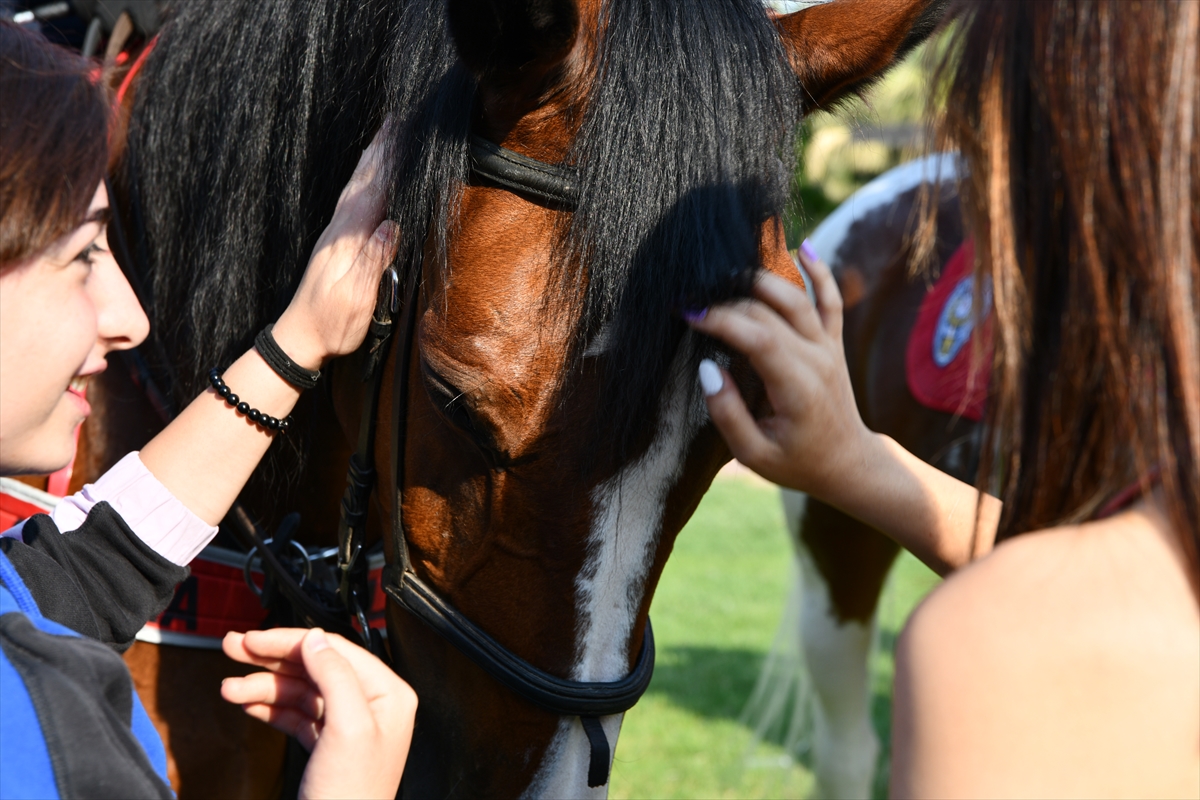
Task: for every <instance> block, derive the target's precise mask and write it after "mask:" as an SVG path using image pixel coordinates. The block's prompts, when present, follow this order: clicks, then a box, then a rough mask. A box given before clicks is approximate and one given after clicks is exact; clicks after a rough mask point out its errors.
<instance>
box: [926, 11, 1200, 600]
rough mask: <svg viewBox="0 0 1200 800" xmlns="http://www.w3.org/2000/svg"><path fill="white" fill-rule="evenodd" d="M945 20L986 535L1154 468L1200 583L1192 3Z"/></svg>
mask: <svg viewBox="0 0 1200 800" xmlns="http://www.w3.org/2000/svg"><path fill="white" fill-rule="evenodd" d="M955 17H956V19H957V22H958V24H959V26H960V27H959V29H958V31H957V32H956V34H955V35H954V43H953V46H952V47H951V48H950V51H949V56H948V60H947V61H946V62H944V64H943V67H942V69H941V71H940V73H939V74H940V76H941V86H942V87H943V90H944V91H945V98H946V101H945V108H946V111H945V116H944V118H943V120H942V121H941V143H942V144H943V145H952V146H957V147H958V148H960V149H961V152H962V154H963V156H964V158H965V160H966V162H967V164H968V166H969V172H968V176H967V178H966V180H965V185H964V192H963V202H964V211H965V214H966V216H967V219H968V222H969V224H970V227H971V228H972V229H973V230H974V231H975V233H976V235H977V237H978V246H977V248H976V252H977V253H978V254H979V255H978V258H979V265H978V267H979V269H980V271H981V272H982V273H983V274H984V275H985V276H987V277H988V278H990V280H991V282H992V291H993V298H994V308H995V314H996V323H997V325H996V331H997V341H996V343H995V348H996V352H995V360H994V372H993V375H992V384H991V394H990V397H989V405H988V413H987V426H988V438H987V444H986V445H985V448H984V452H983V459H982V461H983V472H982V473H981V486H988V487H992V486H999V487H1000V493H1001V496H1002V499H1003V500H1004V511H1003V514H1002V516H1001V520H1000V527H999V531H998V533H997V539H998V540H1003V539H1006V538H1008V537H1011V536H1014V535H1017V534H1020V533H1023V532H1025V531H1030V530H1036V529H1040V528H1047V527H1051V526H1056V525H1064V524H1071V523H1078V522H1081V521H1083V520H1087V519H1089V518H1092V517H1093V516H1094V515H1095V514H1096V513H1097V511H1098V510H1099V509H1101V508H1102V507H1103V506H1104V504H1105V503H1106V501H1108V500H1109V499H1110V498H1112V497H1114V496H1115V495H1117V494H1118V493H1120V492H1121V490H1122V489H1124V488H1125V487H1127V486H1129V485H1131V484H1133V483H1135V482H1139V483H1140V484H1141V485H1142V488H1143V491H1149V490H1150V489H1151V487H1152V484H1153V482H1154V480H1155V477H1156V476H1161V481H1162V490H1163V492H1164V494H1165V497H1166V506H1167V511H1168V514H1169V517H1170V522H1171V525H1172V527H1173V529H1174V531H1175V532H1176V534H1177V535H1178V537H1179V540H1180V542H1181V544H1182V546H1183V549H1184V552H1185V553H1186V554H1187V559H1188V562H1189V564H1190V566H1191V573H1192V574H1191V578H1192V580H1193V582H1194V583H1196V582H1197V581H1198V580H1200V579H1198V577H1197V576H1198V574H1200V471H1198V467H1200V265H1198V261H1197V254H1198V253H1200V6H1198V5H1197V4H1196V3H1190V2H1154V3H1134V2H1126V1H1125V0H1095V1H1089V2H1079V1H1078V0H1054V2H1046V1H1045V0H986V1H985V2H978V3H962V4H961V5H960V7H959V8H958V9H957V11H956V13H955ZM1196 586H1197V589H1198V590H1200V583H1196Z"/></svg>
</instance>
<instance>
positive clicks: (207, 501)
mask: <svg viewBox="0 0 1200 800" xmlns="http://www.w3.org/2000/svg"><path fill="white" fill-rule="evenodd" d="M223 378H224V380H225V383H226V384H228V385H229V387H230V388H231V389H232V390H233V391H234V393H235V394H237V395H238V397H239V398H241V399H242V400H244V401H245V402H247V403H249V404H250V406H251V407H252V408H257V409H258V410H259V411H262V412H263V413H266V414H270V415H271V416H273V417H278V418H279V419H283V418H284V417H286V416H287V415H288V414H290V413H291V411H292V408H293V407H294V406H295V405H296V400H297V399H299V397H300V390H299V389H297V388H296V387H294V386H292V385H291V384H289V383H288V382H287V381H285V380H284V379H283V378H281V377H279V376H278V375H276V374H275V372H274V370H272V369H271V367H270V366H268V365H267V363H266V362H265V361H263V359H262V356H260V355H259V354H258V351H256V350H250V351H249V352H247V353H246V354H244V355H243V356H242V357H241V358H239V359H238V360H237V361H235V362H233V364H232V365H231V366H230V367H229V369H227V370H226V371H225V372H224V373H223ZM278 435H280V434H271V433H269V432H267V431H265V430H263V429H261V428H259V426H257V425H255V424H254V423H253V422H251V421H250V420H249V419H248V418H246V417H244V416H242V415H241V414H238V413H237V412H236V411H234V409H232V408H230V407H229V406H228V405H227V404H226V403H225V401H224V400H223V399H222V398H221V397H220V396H219V395H218V394H217V393H216V392H215V391H213V390H212V389H211V388H210V389H208V390H206V391H205V392H204V393H203V394H201V395H200V396H199V397H197V398H196V399H195V400H193V401H192V402H191V404H190V405H188V407H187V408H185V409H184V410H183V413H181V414H180V415H179V416H178V417H176V418H175V419H174V420H172V421H171V423H170V424H169V425H168V426H167V427H166V428H164V429H163V431H162V432H161V433H159V434H158V435H157V436H155V437H154V438H153V439H151V440H150V442H149V443H148V444H147V445H146V446H145V447H144V448H142V451H141V459H142V463H143V464H145V465H146V469H148V470H149V471H150V473H151V474H152V475H154V477H155V478H157V479H158V480H159V481H160V482H161V483H162V484H163V486H165V487H167V489H169V490H170V492H171V493H172V494H173V495H175V497H176V498H178V499H179V501H180V502H182V503H183V504H184V505H185V506H187V507H188V509H190V510H191V511H192V513H194V514H195V515H196V516H198V517H199V518H200V519H202V520H204V521H205V522H207V523H208V524H210V525H216V524H217V523H219V522H220V521H221V519H222V518H223V517H224V516H225V514H227V513H228V512H229V509H230V507H231V506H232V505H233V501H234V500H236V499H237V496H238V493H239V492H241V490H242V487H243V486H245V485H246V481H247V480H249V479H250V474H251V473H252V472H254V469H255V467H257V466H258V462H259V461H261V460H262V457H263V456H264V455H265V454H266V452H267V448H268V447H270V446H271V439H272V437H273V436H278Z"/></svg>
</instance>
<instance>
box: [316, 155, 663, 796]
mask: <svg viewBox="0 0 1200 800" xmlns="http://www.w3.org/2000/svg"><path fill="white" fill-rule="evenodd" d="M470 154H471V158H470V177H469V180H471V181H472V182H474V183H478V184H482V185H492V186H497V187H500V188H502V189H505V190H507V191H509V192H512V193H513V194H515V195H517V196H519V197H522V198H524V199H526V200H529V201H530V202H534V203H537V204H539V205H543V206H545V207H547V208H551V209H555V210H562V211H571V210H574V209H575V207H576V206H577V205H578V200H579V173H578V170H577V169H575V168H573V167H570V166H565V165H555V164H546V163H543V162H540V161H536V160H534V159H532V158H529V157H527V156H523V155H521V154H519V153H515V152H513V151H511V150H507V149H505V148H503V147H500V146H499V145H497V144H495V143H493V142H490V141H488V140H486V139H483V138H481V137H479V136H472V137H471V140H470ZM420 272H421V271H420V270H413V271H412V275H411V276H410V278H409V281H408V285H407V286H406V287H405V288H404V294H405V297H406V302H404V304H403V314H402V315H401V317H400V320H399V328H400V329H401V331H402V333H401V339H400V342H399V347H400V350H399V351H398V352H397V354H396V371H395V377H394V380H395V386H394V388H395V391H394V393H393V397H394V398H395V400H394V402H393V406H392V409H391V411H392V443H391V444H392V452H391V466H392V475H393V476H395V483H396V486H395V490H396V495H395V504H394V508H393V513H392V530H391V537H392V553H393V561H392V563H391V564H389V565H387V566H386V567H385V568H384V571H383V584H384V585H383V589H384V591H385V592H386V593H387V595H388V597H390V598H391V599H392V600H394V601H395V602H396V603H398V604H399V605H400V606H401V607H403V608H404V609H406V610H407V611H408V612H409V613H411V614H413V615H414V616H415V617H416V618H417V619H419V620H421V621H422V622H424V623H425V624H426V625H428V626H429V627H430V628H432V629H433V630H434V631H435V632H437V634H438V635H440V636H441V637H442V638H444V639H445V640H446V641H448V642H449V643H450V644H452V645H454V647H456V648H457V649H458V650H459V652H461V653H462V654H463V655H465V656H466V657H467V658H469V659H471V660H472V661H474V662H475V663H476V664H477V665H478V666H479V667H480V668H481V669H483V671H484V672H486V673H487V674H488V675H490V676H491V677H492V678H493V679H495V680H496V681H498V682H499V683H501V684H503V685H504V686H506V687H507V688H508V689H510V690H511V691H513V692H515V693H516V694H518V695H520V696H521V697H523V698H524V699H525V700H528V701H529V702H530V703H532V704H534V705H535V706H538V707H539V708H541V709H543V710H545V711H548V712H549V713H551V714H556V715H559V716H567V717H579V719H580V722H581V723H582V725H583V729H584V732H585V733H586V734H587V737H588V742H589V744H590V747H591V755H590V764H589V767H588V786H591V787H595V786H603V785H604V784H606V783H608V775H609V765H610V763H611V756H612V749H611V747H610V745H609V743H608V739H607V737H606V736H605V733H604V729H603V728H602V727H601V725H600V717H602V716H608V715H612V714H620V713H623V712H625V711H628V710H629V709H630V708H632V707H633V706H634V704H636V703H637V701H638V700H639V699H640V698H641V696H642V694H643V693H645V691H646V687H647V686H648V685H649V684H650V677H651V675H652V674H653V673H654V634H653V631H652V630H651V627H650V621H649V620H647V621H646V629H645V635H644V636H643V639H642V647H641V651H640V652H639V654H638V659H637V663H636V664H635V665H634V668H633V671H632V672H630V674H629V675H627V676H626V677H625V678H622V679H621V680H618V681H607V682H595V681H572V680H565V679H563V678H559V677H556V676H554V675H551V674H550V673H548V672H545V671H543V670H541V669H538V668H537V667H535V666H534V665H532V664H530V663H529V662H528V661H525V660H524V659H522V658H520V657H519V656H517V655H516V654H514V653H513V652H512V651H510V650H508V649H507V648H505V647H504V646H503V645H501V644H500V643H499V642H497V641H496V640H495V639H494V638H492V636H490V635H489V634H488V633H487V632H486V631H484V630H483V629H482V628H480V627H479V626H478V625H476V624H475V623H474V622H472V621H471V620H470V619H468V618H467V617H466V616H464V615H463V614H462V613H461V612H460V611H459V610H458V609H456V608H455V607H454V606H452V605H451V604H450V603H448V602H447V601H446V600H445V599H444V598H443V597H442V596H441V595H440V594H438V592H437V591H436V590H435V589H433V588H432V587H431V586H429V584H427V583H426V582H425V581H424V580H423V579H422V578H421V577H420V576H419V575H417V573H416V570H415V569H414V566H413V562H412V558H411V555H410V553H409V548H408V537H407V535H406V532H405V528H404V517H403V505H404V503H403V500H404V498H403V493H404V466H405V465H404V461H405V459H404V455H405V448H406V445H407V428H408V413H407V412H408V389H409V380H408V378H409V372H410V371H411V368H412V350H413V346H412V345H413V338H414V336H415V332H416V319H417V306H418V303H419V300H420ZM399 290H400V279H399V276H398V274H397V272H396V270H395V268H394V267H389V268H388V270H387V271H386V272H385V273H384V277H383V280H382V282H381V284H380V292H379V297H378V300H377V304H376V309H375V315H374V317H373V319H372V322H371V327H370V332H369V334H368V337H367V344H366V352H367V359H366V364H365V368H364V373H363V381H364V382H365V383H366V384H367V387H366V392H365V395H364V399H363V414H362V418H361V421H360V423H359V438H358V447H357V450H356V451H355V453H354V455H353V456H351V458H350V468H349V472H348V474H347V477H346V492H345V495H344V497H343V499H342V513H341V522H340V525H339V531H338V573H339V576H340V582H339V589H338V596H339V598H340V599H341V600H342V602H343V603H344V604H345V606H346V608H347V609H348V610H349V611H350V613H351V614H352V615H353V616H354V617H356V618H358V619H359V621H360V627H361V628H362V629H363V631H367V630H369V629H368V628H367V626H366V617H365V615H364V613H363V609H364V608H365V607H366V605H365V604H366V602H368V598H369V594H367V584H366V569H367V558H366V554H365V553H364V552H363V543H364V541H365V527H366V518H367V506H368V503H369V501H370V495H371V489H372V486H373V485H374V482H375V470H374V463H375V457H374V455H375V454H374V443H375V430H376V425H377V421H378V412H379V392H380V388H381V380H382V373H383V369H382V367H383V363H384V360H385V357H386V354H387V349H388V345H389V341H390V340H391V338H392V335H393V329H394V327H395V326H394V325H393V323H394V322H395V318H396V313H397V311H398V310H399V306H400V303H399V299H400V298H399ZM364 643H365V644H366V645H367V646H368V647H371V646H372V644H374V645H375V647H372V649H373V650H375V649H377V648H378V645H379V644H380V643H379V642H372V641H371V640H370V637H369V635H368V636H367V637H366V638H365V639H364Z"/></svg>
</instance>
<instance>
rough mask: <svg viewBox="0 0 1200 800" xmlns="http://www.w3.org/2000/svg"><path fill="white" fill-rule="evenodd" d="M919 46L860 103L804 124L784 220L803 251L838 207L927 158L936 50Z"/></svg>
mask: <svg viewBox="0 0 1200 800" xmlns="http://www.w3.org/2000/svg"><path fill="white" fill-rule="evenodd" d="M939 47H940V44H939V42H932V43H928V44H926V45H922V46H921V47H919V48H917V50H915V51H914V52H913V53H912V54H910V55H909V57H908V58H907V59H905V60H904V61H903V62H902V63H901V64H899V65H897V66H896V68H895V69H893V70H892V71H891V72H889V73H888V74H887V76H886V77H885V78H884V79H883V80H882V81H880V82H879V83H877V84H876V85H875V86H873V87H872V88H871V89H870V90H869V92H868V93H867V94H866V95H865V96H862V97H855V98H852V99H850V100H847V101H845V102H844V103H842V104H841V105H840V106H839V107H837V108H835V109H833V110H832V111H818V112H817V113H815V114H811V115H809V116H808V118H806V119H805V120H804V124H803V126H802V128H801V135H800V141H799V146H798V147H799V153H798V155H799V158H798V163H799V164H800V168H799V169H798V170H797V172H796V175H795V177H794V180H793V188H792V206H791V208H790V209H789V210H788V213H787V215H786V216H785V219H784V230H785V231H786V233H787V241H788V247H790V248H795V247H798V246H799V244H800V242H801V241H802V240H803V239H804V237H806V236H807V235H808V234H809V233H811V232H812V231H813V229H815V228H816V227H817V226H818V225H820V224H821V220H823V219H825V217H826V216H827V215H828V214H829V212H830V211H832V210H833V209H835V208H837V206H838V204H839V203H841V202H842V201H843V200H845V199H846V198H847V197H849V196H850V195H851V194H853V193H854V192H855V191H856V190H858V189H859V188H861V187H862V186H864V185H865V184H867V183H868V182H870V181H871V180H872V179H873V178H875V177H876V176H878V175H880V174H881V173H883V172H886V171H887V170H889V169H891V168H892V167H894V166H896V165H898V164H902V163H904V162H905V161H910V160H912V159H913V158H916V157H918V156H920V155H922V154H923V152H924V148H925V136H926V129H925V118H926V104H927V101H928V89H927V85H928V75H929V72H930V57H931V53H930V50H931V48H939Z"/></svg>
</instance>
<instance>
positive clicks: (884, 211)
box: [749, 154, 981, 798]
mask: <svg viewBox="0 0 1200 800" xmlns="http://www.w3.org/2000/svg"><path fill="white" fill-rule="evenodd" d="M956 169H957V164H956V157H955V156H953V155H949V154H947V155H935V156H930V157H927V158H923V159H919V160H917V161H913V162H910V163H908V164H903V165H901V166H899V167H896V168H894V169H892V170H890V171H888V172H886V173H884V174H883V175H881V176H880V177H879V178H877V179H875V180H874V181H872V182H871V183H869V184H867V185H866V186H864V187H863V188H862V189H860V190H859V191H858V192H856V193H855V194H854V195H852V196H851V197H850V198H848V199H847V200H846V201H845V202H844V203H843V204H842V205H841V206H839V207H838V208H837V209H836V210H835V211H834V212H833V213H832V214H830V216H829V217H827V218H826V219H825V220H824V221H823V222H822V223H821V225H819V226H818V227H817V229H816V230H815V231H814V232H813V234H812V235H811V236H810V237H809V241H810V243H811V245H812V246H813V248H814V249H815V250H816V251H817V253H818V254H819V255H820V256H822V257H823V258H824V259H825V260H826V261H827V263H828V264H829V266H830V268H831V270H832V271H833V274H834V277H835V278H836V279H837V281H838V285H839V287H840V289H841V291H842V295H843V297H844V300H845V328H844V332H843V342H844V346H845V352H846V359H847V362H848V364H849V367H850V378H851V382H852V383H853V386H854V395H855V398H856V400H857V402H858V408H859V413H860V414H861V415H862V418H863V420H864V422H866V424H867V426H868V427H869V428H871V429H872V430H874V431H878V432H880V433H884V434H887V435H889V436H891V437H892V438H893V439H895V440H896V441H897V442H899V443H900V444H901V445H902V446H903V447H905V448H906V449H907V450H909V451H910V452H912V453H914V454H915V455H917V456H918V457H919V458H921V459H922V460H924V461H926V462H928V463H930V464H932V465H934V466H936V467H938V468H939V469H942V470H943V471H945V472H948V473H949V474H951V475H954V476H955V477H957V478H959V479H961V480H965V481H967V482H974V479H975V473H976V471H977V469H978V463H979V447H980V432H981V428H980V426H979V424H978V423H977V422H975V421H973V420H972V419H970V418H969V417H968V416H963V415H960V414H956V413H950V412H948V411H944V410H934V409H932V408H930V407H928V406H927V405H925V404H922V403H921V402H919V401H918V399H917V398H916V397H914V395H913V392H912V391H911V389H910V385H911V384H910V380H909V375H908V374H907V365H906V357H905V356H906V352H905V351H906V348H907V347H909V346H910V345H909V341H910V336H911V335H912V333H913V329H914V325H915V324H916V323H917V319H918V314H919V313H920V312H921V310H922V308H923V303H927V302H928V301H927V299H926V298H927V296H929V294H930V289H931V285H932V284H933V282H934V281H935V279H936V278H938V277H939V274H938V271H937V270H935V271H933V273H932V274H931V273H930V272H929V271H927V270H922V269H918V268H916V267H917V264H916V259H915V255H914V248H915V247H916V244H917V242H916V240H917V228H918V226H919V225H920V224H922V223H923V221H924V220H923V217H924V215H925V214H926V211H925V207H926V206H925V203H926V202H927V200H929V199H931V198H932V199H934V200H935V202H936V212H935V213H936V225H937V228H936V230H937V238H936V243H935V245H934V248H933V252H932V253H930V254H929V256H928V259H929V261H931V262H932V263H934V264H936V265H938V266H939V267H940V266H943V265H946V264H947V261H948V260H950V259H951V256H952V255H954V254H956V253H957V251H958V250H959V248H960V245H961V244H962V242H963V235H964V234H963V220H962V215H961V211H960V208H959V202H958V195H957V191H956V180H957V179H956ZM969 353H970V348H969V347H966V348H963V349H962V350H961V351H960V354H961V357H963V358H965V357H967V356H968V355H969ZM943 399H944V400H946V401H947V402H942V403H941V404H940V405H941V406H942V407H943V408H949V409H953V408H956V406H955V404H954V403H953V402H952V401H951V399H950V398H943ZM782 500H783V505H784V511H785V516H786V517H787V523H788V528H789V530H790V531H791V533H792V535H793V543H794V545H795V548H796V554H797V558H798V562H799V572H800V589H801V592H800V593H799V594H798V595H794V600H796V601H798V602H799V604H800V608H799V609H798V611H797V613H794V614H792V615H790V619H789V623H790V622H791V620H794V619H796V618H798V619H799V628H800V630H799V634H800V635H799V643H800V646H801V650H802V659H803V662H802V663H803V668H804V669H805V670H806V674H807V681H805V680H803V679H802V678H801V679H799V680H800V683H799V685H801V686H805V685H806V686H807V687H808V688H809V690H810V691H811V696H802V697H800V698H799V700H798V702H799V703H800V705H799V706H798V707H797V708H795V709H794V713H795V714H798V715H800V717H801V718H806V719H807V724H805V723H801V722H793V723H791V731H790V732H789V737H795V736H797V735H798V734H802V735H807V736H810V737H811V748H812V750H811V753H812V756H811V757H812V766H813V770H814V772H815V774H816V777H817V792H816V796H820V797H839V798H841V797H845V798H858V797H870V796H871V794H872V779H873V777H874V774H875V766H876V761H877V757H878V755H879V742H878V740H877V737H876V735H875V732H874V728H873V727H872V724H871V715H870V710H871V687H870V681H869V675H868V655H869V652H870V650H871V646H872V641H873V638H874V622H875V614H876V610H877V607H878V605H879V599H880V593H881V591H882V589H883V585H884V581H885V580H886V578H887V575H888V572H889V570H890V568H891V566H892V563H893V562H894V560H895V558H896V555H897V554H898V553H899V546H898V545H897V544H896V543H895V542H893V541H892V540H891V539H889V538H887V537H886V536H884V535H883V534H881V533H879V532H878V531H876V530H875V529H874V528H871V527H870V526H868V525H865V524H863V523H862V522H859V521H858V520H856V519H854V518H852V517H850V516H848V515H846V514H844V513H842V512H841V511H839V510H838V509H836V508H833V507H832V506H829V505H827V504H825V503H822V502H820V501H819V500H815V499H813V498H810V497H806V496H805V495H803V494H801V493H799V492H794V491H790V490H784V491H783V493H782ZM785 616H789V615H785ZM789 623H785V624H789ZM791 639H792V637H791V636H790V635H788V633H787V632H783V633H781V636H780V639H779V640H780V641H786V640H791ZM795 680H798V678H797V676H794V675H781V674H776V673H774V672H772V673H771V674H767V673H764V676H763V678H762V680H761V681H760V686H759V687H758V689H757V690H756V697H755V700H754V701H753V702H752V704H751V707H750V709H751V710H750V711H749V714H750V715H751V716H757V715H758V714H764V715H769V714H772V713H773V714H775V715H778V714H779V712H780V711H782V709H783V705H782V704H781V703H779V699H780V698H781V697H782V696H783V694H784V693H786V692H787V691H790V689H789V688H788V687H787V686H784V685H780V684H788V686H790V685H791V684H790V682H791V681H795ZM769 681H774V682H777V683H776V685H768V683H767V682H769ZM802 694H803V692H802ZM772 697H773V698H774V701H773V702H772V701H771V700H769V699H768V698H772ZM764 701H765V702H764ZM752 721H753V723H754V725H755V726H756V727H758V729H759V730H767V729H770V728H772V727H773V726H775V725H777V724H778V723H779V722H780V720H778V719H774V718H770V719H769V718H761V717H760V718H756V719H753V720H752ZM791 744H792V745H795V744H796V742H792V743H791Z"/></svg>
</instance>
